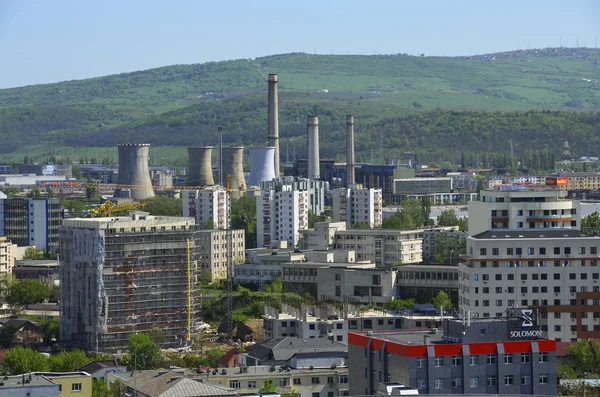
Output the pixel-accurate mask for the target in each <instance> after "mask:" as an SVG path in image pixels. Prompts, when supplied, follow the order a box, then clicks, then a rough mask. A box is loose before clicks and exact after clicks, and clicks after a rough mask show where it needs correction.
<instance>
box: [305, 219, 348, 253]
mask: <svg viewBox="0 0 600 397" xmlns="http://www.w3.org/2000/svg"><path fill="white" fill-rule="evenodd" d="M341 230H346V222H316V223H315V227H314V228H313V229H306V230H301V231H300V243H299V247H300V249H301V250H309V249H311V250H328V249H330V248H333V245H334V244H335V233H336V232H337V231H341Z"/></svg>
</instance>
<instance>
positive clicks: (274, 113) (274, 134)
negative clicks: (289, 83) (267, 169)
mask: <svg viewBox="0 0 600 397" xmlns="http://www.w3.org/2000/svg"><path fill="white" fill-rule="evenodd" d="M269 147H274V148H275V155H274V162H273V166H274V167H275V176H276V177H277V176H279V95H278V93H277V75H276V74H270V75H269Z"/></svg>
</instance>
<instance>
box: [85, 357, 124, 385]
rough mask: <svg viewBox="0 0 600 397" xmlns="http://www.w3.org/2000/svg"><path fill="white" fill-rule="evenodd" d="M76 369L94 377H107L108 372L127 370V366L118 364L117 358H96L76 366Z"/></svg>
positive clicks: (105, 378)
mask: <svg viewBox="0 0 600 397" xmlns="http://www.w3.org/2000/svg"><path fill="white" fill-rule="evenodd" d="M77 371H80V372H87V373H88V374H90V375H92V377H93V378H94V379H104V380H105V381H106V380H107V379H108V374H113V373H118V372H127V367H126V366H124V365H118V364H117V360H96V361H92V362H91V363H89V364H86V365H84V366H83V367H81V368H78V369H77Z"/></svg>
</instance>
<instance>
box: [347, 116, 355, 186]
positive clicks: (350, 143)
mask: <svg viewBox="0 0 600 397" xmlns="http://www.w3.org/2000/svg"><path fill="white" fill-rule="evenodd" d="M355 183H356V178H355V176H354V116H352V115H348V116H346V187H350V185H354V184H355Z"/></svg>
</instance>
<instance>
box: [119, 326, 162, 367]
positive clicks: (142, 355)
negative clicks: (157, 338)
mask: <svg viewBox="0 0 600 397" xmlns="http://www.w3.org/2000/svg"><path fill="white" fill-rule="evenodd" d="M123 362H124V363H125V365H127V368H128V369H129V370H144V369H155V368H158V366H160V363H161V355H160V350H159V349H158V346H156V344H155V343H154V342H152V339H150V336H149V335H148V334H144V333H140V332H136V333H134V334H131V336H130V337H129V343H128V349H127V353H126V354H125V357H123Z"/></svg>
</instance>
